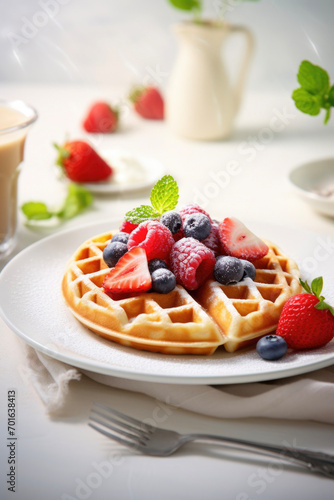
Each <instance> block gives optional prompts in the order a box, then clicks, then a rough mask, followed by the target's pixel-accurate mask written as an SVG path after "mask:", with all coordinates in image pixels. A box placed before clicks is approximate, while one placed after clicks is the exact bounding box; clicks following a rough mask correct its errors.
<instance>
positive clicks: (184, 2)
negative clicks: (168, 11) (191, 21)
mask: <svg viewBox="0 0 334 500" xmlns="http://www.w3.org/2000/svg"><path fill="white" fill-rule="evenodd" d="M169 2H170V3H171V4H172V5H173V7H176V8H177V9H181V10H196V9H197V10H201V8H202V5H201V2H200V0H169Z"/></svg>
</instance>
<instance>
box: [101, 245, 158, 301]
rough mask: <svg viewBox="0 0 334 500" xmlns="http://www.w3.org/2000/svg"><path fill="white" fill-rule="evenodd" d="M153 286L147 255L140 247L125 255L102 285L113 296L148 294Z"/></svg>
mask: <svg viewBox="0 0 334 500" xmlns="http://www.w3.org/2000/svg"><path fill="white" fill-rule="evenodd" d="M151 286H152V280H151V275H150V273H149V270H148V266H147V259H146V253H145V251H144V250H143V249H142V248H138V247H137V248H133V249H132V250H130V251H129V252H127V253H126V254H124V255H123V257H121V258H120V259H119V261H118V262H117V264H116V266H115V267H113V268H112V269H111V270H110V272H109V274H107V276H106V277H105V278H104V281H103V283H102V287H103V288H104V290H105V292H107V293H111V294H115V293H116V294H123V293H127V292H147V291H148V290H150V288H151Z"/></svg>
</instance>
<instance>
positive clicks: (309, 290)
mask: <svg viewBox="0 0 334 500" xmlns="http://www.w3.org/2000/svg"><path fill="white" fill-rule="evenodd" d="M299 283H300V284H301V286H302V287H303V288H304V290H305V291H306V292H307V293H310V294H312V290H311V288H310V285H309V284H308V283H307V281H302V280H301V279H300V278H299Z"/></svg>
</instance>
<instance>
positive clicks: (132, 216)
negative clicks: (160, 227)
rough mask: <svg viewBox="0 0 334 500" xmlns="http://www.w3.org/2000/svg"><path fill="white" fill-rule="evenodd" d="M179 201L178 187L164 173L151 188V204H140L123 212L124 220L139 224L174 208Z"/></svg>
mask: <svg viewBox="0 0 334 500" xmlns="http://www.w3.org/2000/svg"><path fill="white" fill-rule="evenodd" d="M178 201H179V188H178V185H177V182H176V180H175V179H174V178H173V177H172V176H171V175H164V176H163V177H162V178H161V179H160V180H159V181H158V182H157V183H156V184H155V185H154V186H153V188H152V191H151V195H150V202H151V205H140V206H139V207H137V208H134V209H132V210H130V211H129V212H127V213H126V214H125V220H128V221H130V222H132V224H140V223H141V222H144V221H146V220H152V219H157V218H159V217H160V216H161V215H162V214H164V213H165V212H168V211H170V210H174V208H175V207H176V205H177V203H178Z"/></svg>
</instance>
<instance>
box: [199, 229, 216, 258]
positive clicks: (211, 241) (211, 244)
mask: <svg viewBox="0 0 334 500" xmlns="http://www.w3.org/2000/svg"><path fill="white" fill-rule="evenodd" d="M202 243H203V244H204V245H205V246H206V247H208V248H210V250H212V251H213V253H214V256H215V257H217V255H219V254H220V253H221V252H220V241H219V231H218V226H216V224H212V226H211V231H210V234H209V236H208V237H207V238H205V240H202Z"/></svg>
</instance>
